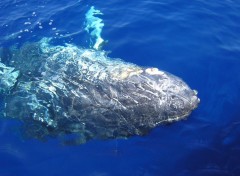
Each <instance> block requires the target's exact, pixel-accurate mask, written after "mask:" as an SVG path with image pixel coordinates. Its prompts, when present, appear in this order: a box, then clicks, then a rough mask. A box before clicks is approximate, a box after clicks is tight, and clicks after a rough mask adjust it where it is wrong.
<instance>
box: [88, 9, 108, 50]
mask: <svg viewBox="0 0 240 176" xmlns="http://www.w3.org/2000/svg"><path fill="white" fill-rule="evenodd" d="M96 15H98V16H99V15H103V13H102V12H101V11H100V10H97V9H95V7H94V6H92V7H91V8H90V9H89V10H88V11H87V13H86V14H85V17H86V22H85V30H86V31H87V32H88V33H89V34H90V35H91V40H92V41H91V44H90V45H91V47H92V48H94V49H96V50H99V49H100V47H101V45H102V43H103V42H104V39H103V38H102V37H101V33H102V28H103V26H104V23H103V20H102V19H101V18H99V17H98V16H96Z"/></svg>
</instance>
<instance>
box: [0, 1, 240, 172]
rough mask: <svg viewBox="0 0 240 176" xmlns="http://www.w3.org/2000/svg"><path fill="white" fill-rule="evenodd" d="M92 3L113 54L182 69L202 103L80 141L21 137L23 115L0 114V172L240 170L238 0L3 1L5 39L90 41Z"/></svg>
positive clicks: (0, 19) (0, 38) (0, 21)
mask: <svg viewBox="0 0 240 176" xmlns="http://www.w3.org/2000/svg"><path fill="white" fill-rule="evenodd" d="M91 6H95V7H96V8H97V9H99V10H100V11H101V12H102V13H103V14H104V15H102V16H101V18H102V19H103V22H104V24H105V25H104V27H103V31H102V37H103V38H104V39H105V41H107V42H106V44H105V45H104V46H103V49H104V50H106V51H111V53H110V54H109V56H110V57H115V58H121V59H123V60H125V61H128V62H133V63H135V64H138V65H142V66H154V67H158V68H160V69H162V70H166V71H168V72H170V73H173V74H175V75H177V76H179V77H181V78H183V79H184V80H185V81H186V82H187V83H188V84H189V85H190V86H191V88H194V89H197V90H198V92H199V97H200V99H201V103H200V106H199V107H198V109H197V110H195V111H194V112H193V113H192V114H191V116H190V117H189V118H188V119H187V120H183V121H180V122H176V123H173V124H171V125H162V126H159V127H158V128H155V129H154V130H152V131H151V133H150V134H149V135H146V136H143V137H138V136H137V137H131V138H129V139H127V140H123V139H115V140H107V141H106V140H105V141H100V140H92V141H89V142H87V143H86V144H83V145H78V146H62V145H61V144H60V143H59V141H58V140H56V139H51V140H48V141H45V142H44V141H37V140H25V139H22V137H21V135H20V134H19V131H18V130H17V129H16V128H17V126H18V125H19V122H18V121H17V120H16V121H15V120H6V119H0V140H1V142H0V176H12V175H22V176H27V175H36V176H42V175H51V176H59V175H69V176H79V175H84V176H85V175H86V176H111V175H114V176H122V175H134V176H135V175H136V176H143V175H144V176H171V175H174V176H202V175H204V176H205V175H206V176H238V175H240V165H239V163H240V101H239V100H240V1H239V0H222V1H207V0H193V1H187V0H168V1H167V0H155V1H153V0H144V1H126V0H118V1H96V2H94V1H85V0H82V1H81V0H79V1H77V0H76V1H73V0H70V1H69V0H58V1H50V0H45V1H43V0H32V1H27V0H12V1H10V0H2V1H1V2H0V9H1V10H0V44H1V47H2V46H3V47H9V46H11V45H17V46H21V45H22V44H23V43H25V42H31V41H38V40H40V39H41V38H43V37H53V40H54V42H55V43H57V44H63V43H66V42H67V43H72V44H74V45H77V46H80V47H86V48H87V47H89V34H88V33H87V32H86V31H85V30H84V21H85V14H86V12H87V11H88V10H89V8H90V7H91ZM2 99H3V98H2ZM1 103H2V101H1Z"/></svg>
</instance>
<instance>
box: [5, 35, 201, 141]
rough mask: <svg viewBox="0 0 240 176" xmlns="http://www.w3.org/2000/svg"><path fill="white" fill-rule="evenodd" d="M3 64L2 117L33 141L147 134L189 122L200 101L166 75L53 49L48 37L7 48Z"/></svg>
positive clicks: (92, 53) (89, 53)
mask: <svg viewBox="0 0 240 176" xmlns="http://www.w3.org/2000/svg"><path fill="white" fill-rule="evenodd" d="M2 62H3V63H1V64H0V86H1V87H0V93H1V94H3V95H4V101H5V102H4V103H5V105H4V111H3V112H4V116H5V117H7V118H15V119H19V120H20V121H22V122H23V128H24V133H25V135H26V136H28V137H33V138H36V139H46V138H48V137H56V136H62V135H67V134H75V135H76V136H78V140H79V141H80V142H79V143H85V142H86V141H88V140H90V139H111V138H127V137H130V136H133V135H145V134H148V132H149V131H150V130H151V129H153V128H154V127H156V126H158V125H160V124H163V123H169V122H173V121H178V120H180V119H183V118H186V117H187V116H188V115H189V114H190V113H191V112H192V111H193V110H194V109H195V108H197V106H198V104H199V101H200V100H199V98H198V97H197V91H195V90H192V89H191V88H190V87H189V86H188V85H187V84H186V83H185V82H184V81H183V80H182V79H180V78H178V77H177V76H174V75H172V74H170V73H168V72H165V71H161V70H159V69H157V68H147V67H141V66H138V65H135V64H132V63H128V62H124V61H123V60H121V59H112V58H109V57H108V56H107V54H106V52H104V51H97V50H94V49H84V48H80V47H77V46H75V45H70V44H66V45H65V46H53V45H50V44H49V39H47V38H44V39H42V40H41V41H39V42H36V43H27V44H25V45H23V46H22V47H21V48H19V49H12V50H11V58H10V59H9V60H8V62H5V63H4V60H2Z"/></svg>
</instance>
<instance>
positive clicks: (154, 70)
mask: <svg viewBox="0 0 240 176" xmlns="http://www.w3.org/2000/svg"><path fill="white" fill-rule="evenodd" d="M145 72H146V73H148V74H149V75H164V74H165V73H164V72H163V71H160V70H158V69H157V68H147V69H146V70H145Z"/></svg>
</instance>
